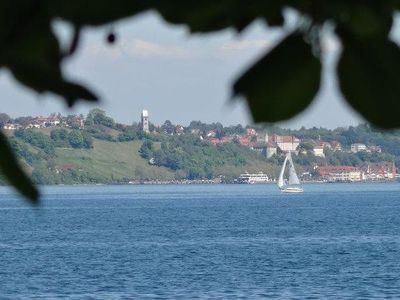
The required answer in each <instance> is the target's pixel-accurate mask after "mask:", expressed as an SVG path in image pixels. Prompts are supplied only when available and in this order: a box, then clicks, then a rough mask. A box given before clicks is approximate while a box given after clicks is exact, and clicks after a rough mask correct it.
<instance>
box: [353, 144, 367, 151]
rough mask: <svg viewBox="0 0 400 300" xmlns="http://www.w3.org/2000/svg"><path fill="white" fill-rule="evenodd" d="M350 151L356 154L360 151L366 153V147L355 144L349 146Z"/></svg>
mask: <svg viewBox="0 0 400 300" xmlns="http://www.w3.org/2000/svg"><path fill="white" fill-rule="evenodd" d="M350 150H351V152H353V153H357V152H360V151H367V146H366V145H365V144H360V143H355V144H351V148H350Z"/></svg>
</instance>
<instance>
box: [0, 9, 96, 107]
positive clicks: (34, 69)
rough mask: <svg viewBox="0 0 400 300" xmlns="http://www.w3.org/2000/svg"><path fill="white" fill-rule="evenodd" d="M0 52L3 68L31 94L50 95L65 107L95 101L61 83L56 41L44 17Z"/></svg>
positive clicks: (71, 85)
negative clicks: (30, 89)
mask: <svg viewBox="0 0 400 300" xmlns="http://www.w3.org/2000/svg"><path fill="white" fill-rule="evenodd" d="M42 17H43V18H42ZM1 50H2V51H1V52H0V53H1V54H3V61H4V64H5V65H6V66H7V67H8V68H9V69H10V71H11V72H12V74H13V75H14V77H15V78H16V79H18V81H20V82H21V83H23V84H25V85H26V86H28V87H31V88H32V89H34V90H35V91H37V92H46V91H48V92H53V93H55V94H57V95H60V96H62V97H64V98H65V100H66V101H67V103H68V104H69V105H72V104H73V103H74V102H75V101H77V100H79V99H85V100H88V101H96V100H97V97H96V96H95V95H94V94H93V93H92V92H90V91H89V90H87V89H86V88H84V87H82V86H80V85H79V84H76V83H73V82H69V81H68V80H66V79H64V77H63V75H62V72H61V66H60V65H61V58H62V55H61V51H60V47H59V44H58V40H57V39H56V37H55V36H54V34H53V32H52V31H51V29H50V21H49V20H46V18H45V17H44V16H40V15H39V16H37V17H36V18H35V19H33V20H31V24H30V26H29V28H25V30H23V31H21V32H19V33H18V34H17V35H15V36H12V37H11V38H10V39H9V40H8V43H7V44H5V45H4V46H3V48H2V49H1Z"/></svg>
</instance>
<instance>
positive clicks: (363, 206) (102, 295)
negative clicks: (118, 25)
mask: <svg viewBox="0 0 400 300" xmlns="http://www.w3.org/2000/svg"><path fill="white" fill-rule="evenodd" d="M43 191H44V194H45V196H44V198H45V199H44V201H43V203H42V205H41V207H40V208H32V207H30V206H29V205H27V204H26V203H25V202H24V201H22V200H20V199H18V198H17V197H16V196H15V195H14V193H13V192H12V191H10V190H8V189H7V188H0V279H1V280H0V299H46V298H47V299H54V298H56V299H57V298H65V299H132V298H136V299H137V298H160V299H165V298H181V299H188V298H212V299H215V298H220V299H226V298H233V299H235V298H282V299H288V298H289V299H316V298H331V299H346V298H347V299H356V298H360V299H365V298H385V297H387V298H400V184H394V183H388V184H324V185H306V186H305V193H303V194H299V195H286V194H281V193H279V192H278V191H277V189H276V187H275V186H273V185H208V186H207V185H204V186H202V185H192V186H95V187H47V188H44V189H43Z"/></svg>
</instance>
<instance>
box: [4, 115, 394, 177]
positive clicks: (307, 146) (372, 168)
mask: <svg viewBox="0 0 400 300" xmlns="http://www.w3.org/2000/svg"><path fill="white" fill-rule="evenodd" d="M3 115H4V114H3ZM86 121H87V120H86V118H85V117H84V116H83V115H68V116H63V115H61V114H59V113H58V114H56V113H53V114H51V115H50V116H48V117H43V116H37V117H19V118H16V119H11V118H9V119H8V120H7V119H5V120H4V119H3V120H0V122H2V123H0V124H1V125H2V128H3V130H9V131H15V130H19V129H31V128H37V129H40V128H74V129H84V128H85V124H86ZM137 124H138V126H139V128H140V129H141V130H142V131H143V132H144V133H145V134H163V135H172V136H179V135H187V134H190V135H194V136H197V137H198V138H199V139H200V140H203V141H208V142H209V143H211V144H213V145H215V146H218V145H223V144H229V143H237V144H240V145H241V146H243V147H246V148H249V149H251V150H254V151H257V152H258V153H260V155H262V156H264V157H265V159H271V158H273V157H279V156H281V157H282V156H284V154H285V153H287V152H291V153H292V154H293V155H295V156H296V155H306V154H309V155H312V156H314V157H316V158H325V156H326V153H327V152H330V153H360V152H362V153H382V152H383V150H382V148H381V146H380V145H373V144H368V145H367V144H364V143H360V142H357V143H352V144H349V145H346V147H345V146H344V145H342V144H341V143H340V142H339V141H337V140H330V141H324V140H323V139H321V138H320V137H319V138H318V139H312V138H300V137H298V136H295V135H279V134H276V133H273V132H272V133H270V132H269V131H268V130H265V129H262V128H261V129H260V128H255V127H254V128H253V127H250V126H247V127H241V126H239V125H238V126H239V127H238V126H236V129H235V128H234V127H232V126H231V128H229V130H228V129H226V128H224V127H223V126H222V125H221V124H220V123H216V124H211V125H207V124H204V123H201V122H199V121H195V122H192V123H191V124H190V125H189V126H183V125H180V124H178V125H173V124H172V123H171V122H170V121H166V122H165V123H164V124H163V125H159V126H156V125H153V124H151V122H150V119H149V112H148V111H147V110H143V111H142V113H141V116H140V121H139V122H138V123H137ZM120 126H122V127H124V126H127V125H121V124H120ZM315 174H317V175H318V178H319V179H320V180H322V181H329V182H355V181H374V180H395V179H397V177H398V175H397V171H396V166H395V162H394V161H376V162H373V163H372V162H369V163H366V164H364V165H362V166H353V165H329V164H327V163H325V164H320V165H313V166H312V169H311V170H309V171H308V172H304V173H303V174H302V177H303V179H305V180H307V179H313V178H312V175H314V176H315Z"/></svg>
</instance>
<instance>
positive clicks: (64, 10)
mask: <svg viewBox="0 0 400 300" xmlns="http://www.w3.org/2000/svg"><path fill="white" fill-rule="evenodd" d="M150 3H151V1H149V0H113V1H110V0H63V1H60V0H59V1H54V0H47V1H46V3H45V5H44V6H45V9H46V12H47V14H48V15H50V16H53V17H60V18H63V19H65V20H68V21H70V22H72V23H73V24H75V25H79V26H80V25H103V24H106V23H110V22H114V21H117V20H119V19H121V18H126V17H131V16H134V15H135V14H137V13H140V12H142V11H144V10H146V9H150V8H151V6H150Z"/></svg>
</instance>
